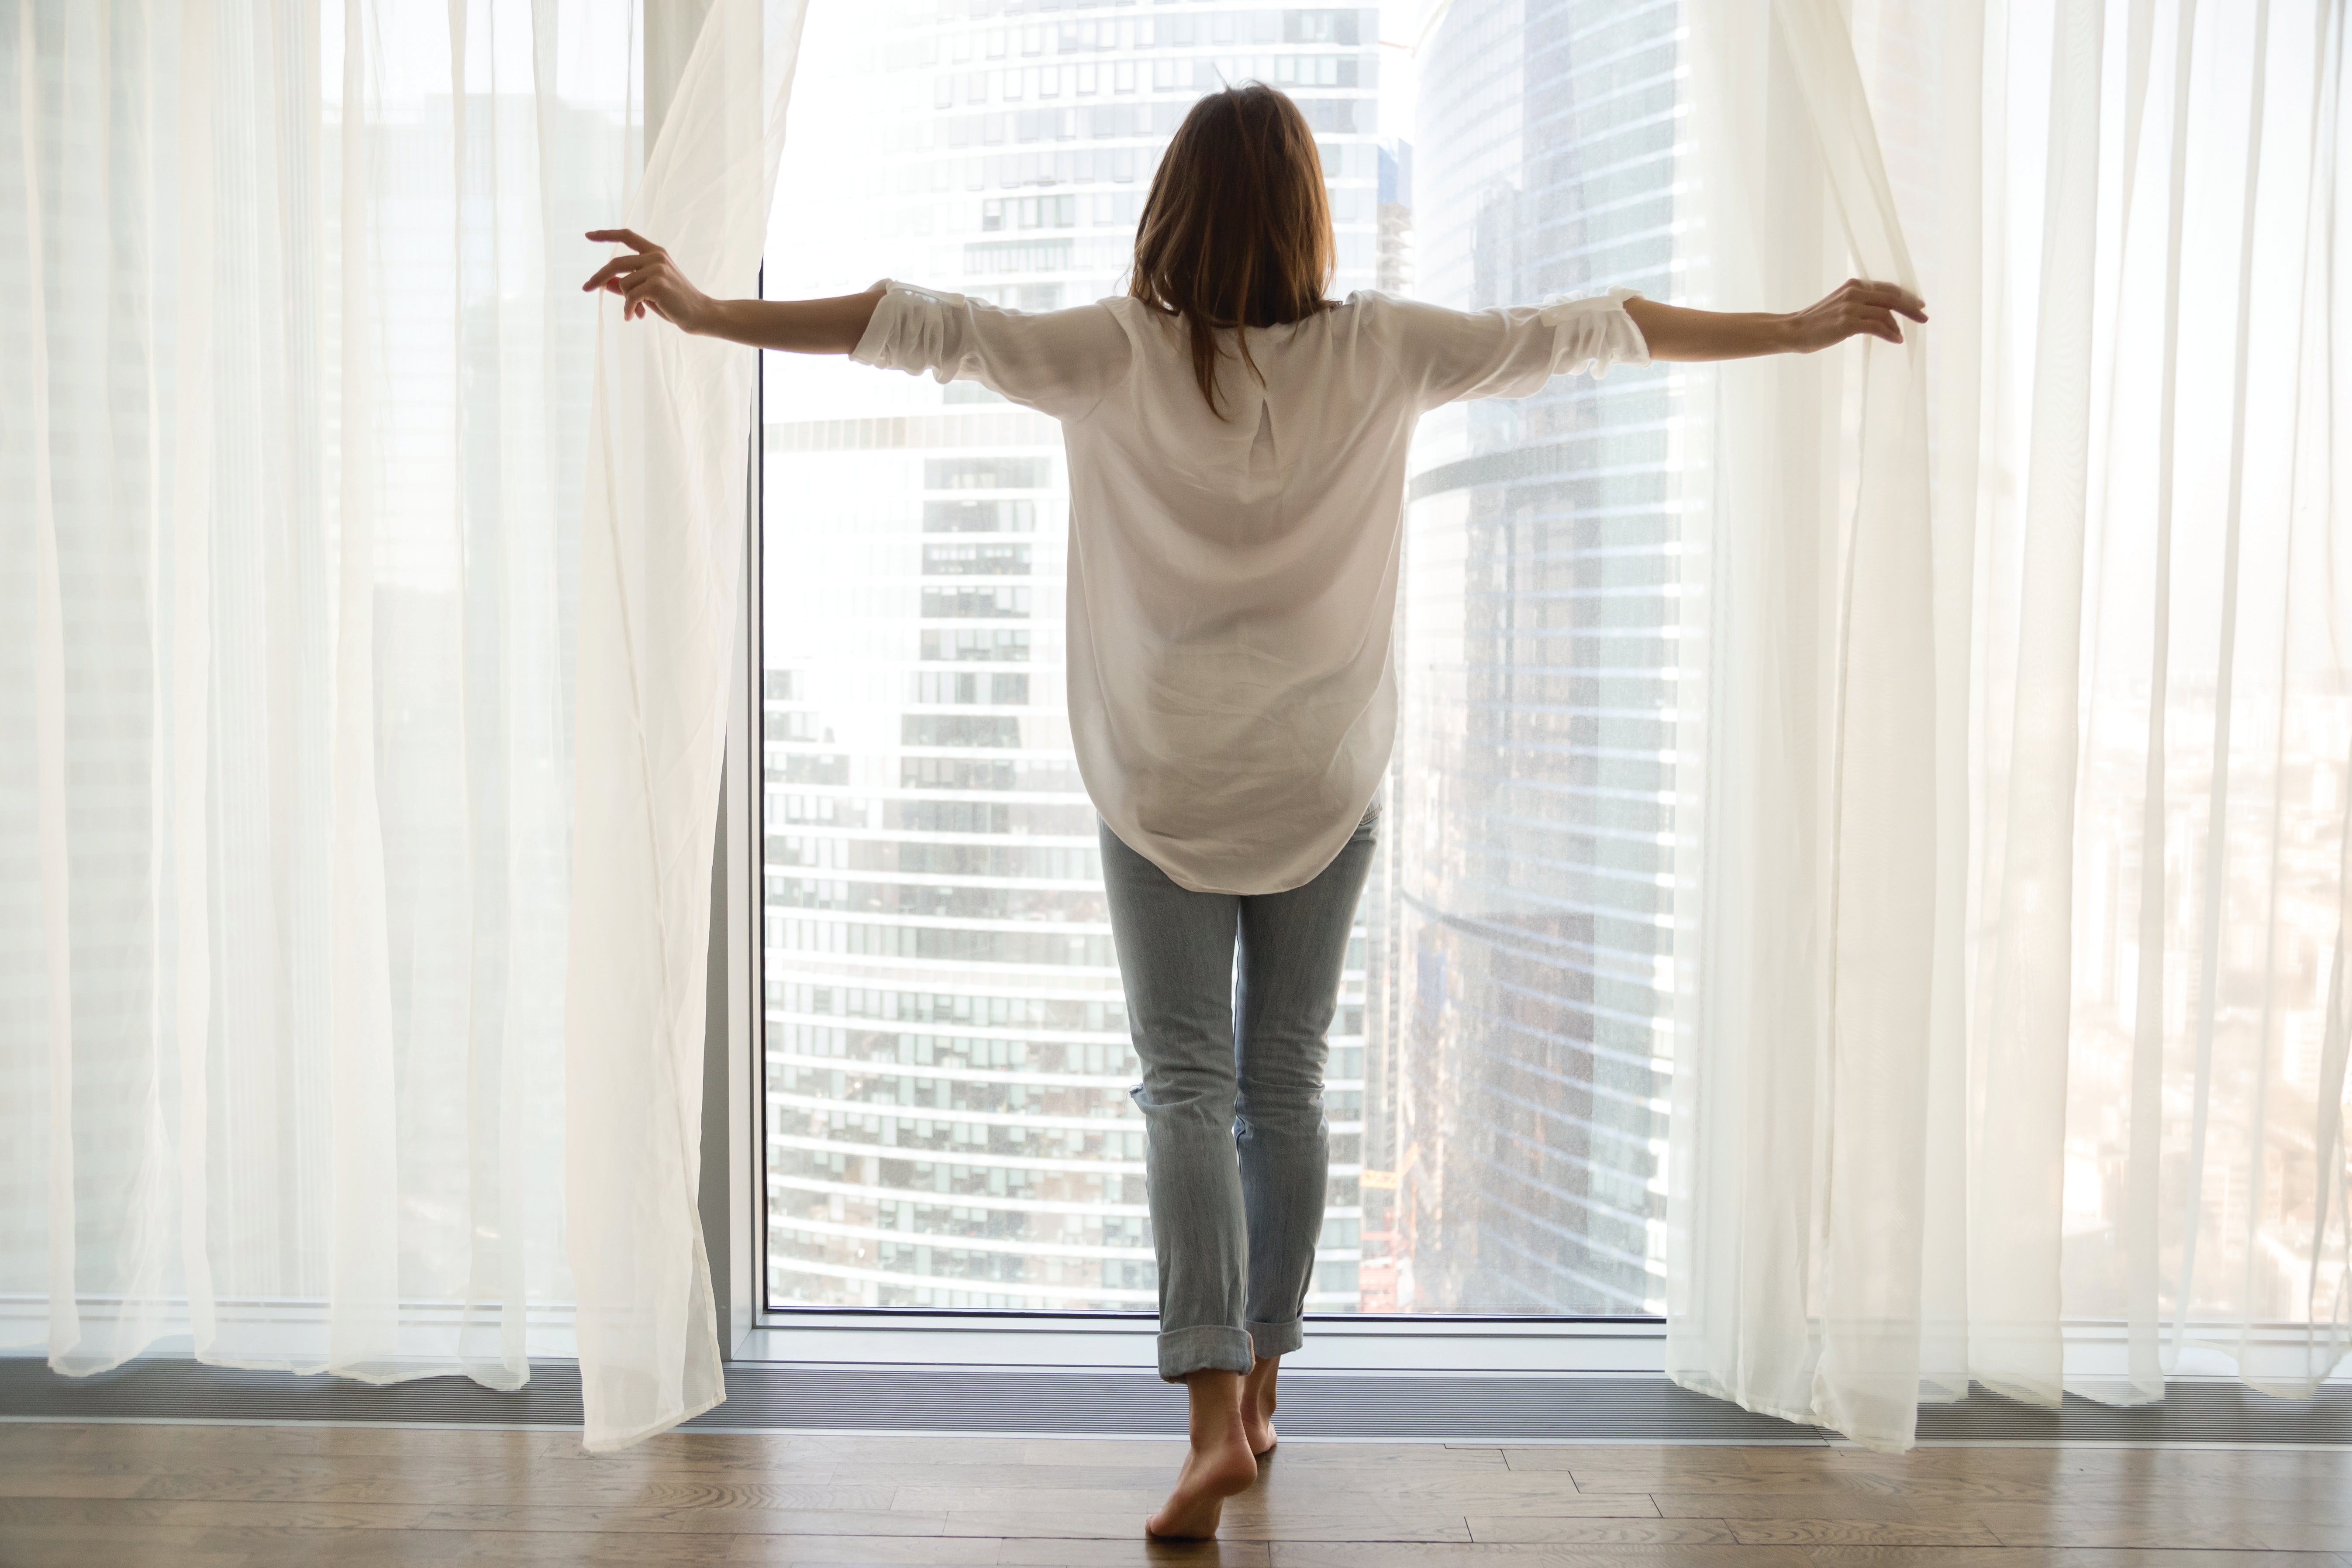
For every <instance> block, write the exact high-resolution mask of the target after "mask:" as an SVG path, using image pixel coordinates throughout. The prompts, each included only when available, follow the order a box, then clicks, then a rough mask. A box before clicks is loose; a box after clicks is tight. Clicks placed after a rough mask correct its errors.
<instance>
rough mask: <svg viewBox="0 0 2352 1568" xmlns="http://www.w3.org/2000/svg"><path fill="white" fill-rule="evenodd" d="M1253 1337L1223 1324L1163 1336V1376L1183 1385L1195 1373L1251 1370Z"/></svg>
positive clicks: (1161, 1369) (1161, 1340)
mask: <svg viewBox="0 0 2352 1568" xmlns="http://www.w3.org/2000/svg"><path fill="white" fill-rule="evenodd" d="M1250 1364H1251V1363H1250V1337H1249V1335H1247V1334H1245V1333H1244V1332H1243V1331H1241V1330H1239V1329H1229V1328H1227V1327H1225V1326H1224V1325H1223V1324H1222V1323H1204V1324H1202V1326H1201V1327H1199V1328H1197V1329H1177V1330H1174V1331H1170V1332H1166V1333H1163V1334H1161V1335H1160V1378H1161V1379H1162V1380H1163V1381H1165V1382H1168V1383H1181V1382H1183V1381H1184V1378H1185V1376H1186V1374H1187V1373H1195V1372H1243V1373H1245V1372H1247V1371H1249V1369H1250Z"/></svg>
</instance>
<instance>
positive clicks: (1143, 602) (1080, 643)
mask: <svg viewBox="0 0 2352 1568" xmlns="http://www.w3.org/2000/svg"><path fill="white" fill-rule="evenodd" d="M877 287H883V288H886V289H887V292H886V293H885V294H884V296H883V298H882V300H881V301H880V302H879V304H877V306H876V308H875V311H874V319H873V321H872V322H871V323H870V324H869V325H868V326H867V327H866V333H865V336H864V337H863V338H862V339H861V340H860V341H859V342H858V344H857V347H856V351H855V352H854V353H852V355H851V357H852V358H854V359H856V360H860V361H862V362H864V363H867V364H873V365H887V366H889V367H891V368H893V369H897V370H903V371H906V372H908V373H909V374H920V373H922V372H925V371H929V372H930V373H932V374H934V375H936V376H937V377H938V378H939V379H940V381H942V382H946V381H953V380H957V379H959V378H961V379H964V380H971V381H977V382H979V383H980V384H982V385H983V386H986V387H988V388H990V389H991V390H992V391H994V392H996V393H999V394H1001V395H1003V396H1004V397H1006V398H1008V399H1010V400H1011V401H1013V402H1014V403H1018V404H1023V405H1026V406H1028V407H1031V408H1034V409H1037V410H1038V411H1040V412H1041V413H1045V414H1050V415H1052V416H1054V417H1055V418H1056V419H1058V420H1060V421H1061V424H1062V433H1063V440H1064V444H1065V447H1066V451H1067V456H1068V462H1069V475H1070V572H1069V704H1070V733H1071V738H1072V740H1073V742H1075V744H1076V751H1077V761H1078V772H1079V774H1080V776H1081V777H1083V778H1084V779H1085V780H1086V785H1087V795H1090V796H1091V797H1092V798H1093V800H1094V804H1095V808H1096V810H1097V811H1099V812H1100V813H1101V814H1102V816H1103V820H1104V821H1105V822H1106V823H1108V825H1109V826H1110V829H1111V831H1112V832H1114V833H1116V834H1118V837H1119V838H1120V839H1121V840H1122V841H1124V842H1125V843H1126V844H1127V845H1128V846H1129V847H1130V848H1132V849H1134V850H1135V851H1136V852H1137V853H1139V854H1140V855H1142V856H1144V857H1145V858H1148V859H1150V861H1151V862H1152V863H1153V864H1154V865H1156V866H1158V867H1159V868H1160V869H1161V870H1163V871H1165V872H1167V873H1168V875H1169V876H1170V877H1171V878H1172V879H1174V880H1175V881H1176V882H1177V883H1178V884H1179V885H1180V886H1182V887H1185V888H1190V889H1193V890H1195V891H1197V892H1220V893H1278V892H1282V891H1284V890H1286V889H1290V888H1296V887H1298V886H1300V885H1301V884H1303V883H1306V882H1307V881H1310V880H1312V879H1314V878H1315V876H1316V874H1317V873H1318V872H1320V871H1321V870H1322V869H1323V868H1325V867H1326V866H1328V865H1329V864H1330V863H1331V860H1332V858H1334V857H1336V856H1337V855H1338V854H1339V849H1340V847H1341V846H1343V845H1345V844H1346V843H1347V841H1348V838H1349V835H1350V834H1352V833H1354V831H1355V830H1356V826H1357V824H1358V822H1359V821H1360V819H1361V818H1362V817H1363V816H1364V814H1365V812H1366V810H1367V809H1368V808H1369V807H1370V804H1371V800H1372V796H1373V794H1374V792H1375V791H1377V790H1378V789H1379V787H1380V782H1381V773H1383V772H1384V771H1385V770H1386V769H1387V767H1388V762H1389V752H1390V749H1391V746H1392V745H1393V744H1394V742H1395V736H1396V672H1395V669H1394V667H1393V665H1392V663H1391V658H1390V650H1389V630H1390V626H1391V622H1392V620H1393V618H1394V612H1395V607H1396V592H1397V556H1398V543H1399V540H1400V536H1401V531H1402V513H1403V508H1404V472H1405V451H1406V447H1407V446H1408V445H1409V443H1410V442H1411V440H1412V430H1413V426H1414V424H1415V423H1416V422H1417V421H1418V420H1419V419H1420V417H1421V416H1422V415H1423V413H1424V412H1426V411H1427V410H1429V409H1431V408H1434V407H1436V406H1437V405H1439V404H1442V403H1447V402H1451V401H1452V400H1454V399H1455V398H1460V397H1526V396H1529V395H1533V394H1534V393H1536V392H1538V391H1540V390H1541V389H1542V387H1543V385H1544V384H1545V383H1546V382H1547V381H1549V380H1550V379H1551V377H1553V376H1555V375H1559V374H1563V373H1566V372H1571V371H1583V370H1589V371H1590V372H1591V374H1594V375H1596V376H1597V375H1601V374H1604V373H1605V372H1606V371H1607V370H1608V368H1609V367H1610V366H1611V365H1612V364H1637V365H1638V364H1647V363H1649V357H1650V356H1649V347H1648V344H1647V343H1646V342H1644V341H1643V337H1642V333H1641V330H1640V329H1639V328H1637V327H1636V326H1634V324H1633V319H1632V318H1631V317H1630V316H1628V315H1627V314H1626V313H1625V308H1624V302H1625V300H1628V299H1635V298H1639V295H1637V294H1636V293H1635V291H1634V290H1633V289H1610V290H1609V291H1608V292H1607V293H1606V294H1604V295H1596V296H1594V297H1591V298H1590V299H1582V300H1553V301H1550V302H1548V303H1546V304H1544V305H1542V306H1539V307H1538V306H1514V307H1511V308H1509V309H1506V310H1474V311H1462V310H1446V309H1444V308H1443V307H1441V306H1436V305H1427V304H1423V303H1420V302H1418V301H1416V300H1400V299H1395V298H1392V297H1391V296H1389V295H1386V294H1379V293H1373V292H1370V291H1363V292H1359V293H1355V294H1350V295H1349V297H1348V298H1347V300H1346V301H1345V302H1343V303H1341V304H1339V305H1338V306H1336V307H1334V308H1333V309H1330V310H1324V311H1322V312H1320V313H1319V314H1317V315H1314V316H1310V317H1308V318H1307V319H1306V320H1305V321H1297V322H1293V323H1291V324H1289V325H1286V326H1280V327H1252V328H1249V329H1247V331H1248V332H1249V347H1250V354H1251V357H1252V358H1253V359H1254V360H1255V363H1256V365H1257V368H1258V370H1259V371H1260V372H1261V373H1263V374H1264V376H1265V383H1264V384H1260V383H1259V382H1258V381H1257V379H1256V378H1255V377H1254V376H1252V375H1251V374H1249V372H1248V371H1247V370H1246V369H1244V367H1243V365H1242V364H1241V363H1240V361H1239V358H1238V357H1237V355H1236V354H1235V353H1234V335H1235V334H1234V330H1233V329H1230V328H1228V329H1225V330H1223V331H1220V332H1219V333H1218V339H1219V342H1220V346H1221V347H1223V349H1224V351H1225V353H1223V357H1221V358H1220V360H1219V361H1218V365H1217V389H1218V406H1219V408H1220V409H1222V410H1223V413H1224V415H1225V417H1224V418H1223V419H1219V418H1218V417H1216V416H1215V415H1213V414H1212V413H1211V412H1210V411H1209V406H1208V404H1207V403H1206V402H1205V401H1204V400H1203V399H1202V396H1201V389H1200V384H1199V383H1198V382H1197V381H1195V380H1194V379H1193V374H1192V353H1191V345H1190V339H1189V334H1188V331H1187V329H1186V328H1185V326H1184V324H1183V323H1182V322H1181V321H1178V320H1176V319H1173V318H1171V317H1169V316H1166V315H1164V314H1162V313H1160V311H1157V310H1152V309H1151V308H1150V307H1149V306H1147V305H1145V304H1144V303H1143V302H1142V301H1140V300H1132V299H1107V300H1097V302H1096V303H1094V304H1091V305H1083V306H1080V307H1078V308H1077V309H1075V310H1053V311H1046V312H1043V313H1037V314H1030V313H1024V312H1021V311H1015V310H1000V309H998V308H997V307H995V306H993V305H990V304H986V303H983V302H982V301H980V300H968V299H965V298H964V297H963V296H961V295H959V294H948V293H940V292H936V291H933V290H928V289H917V288H911V287H909V286H908V285H906V284H903V283H898V282H894V281H891V280H889V279H884V280H883V283H882V284H880V285H877Z"/></svg>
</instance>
